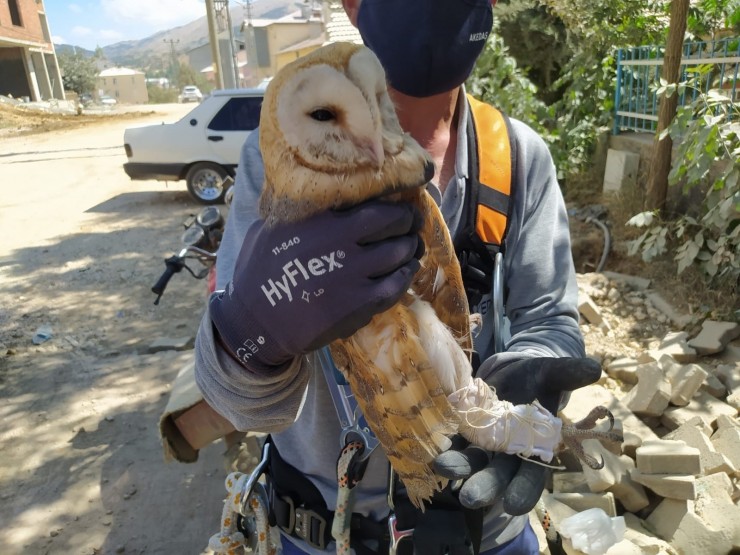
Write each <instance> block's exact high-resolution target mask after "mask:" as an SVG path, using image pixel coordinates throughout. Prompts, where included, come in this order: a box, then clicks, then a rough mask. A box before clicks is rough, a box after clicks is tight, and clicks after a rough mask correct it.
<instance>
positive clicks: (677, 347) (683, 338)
mask: <svg viewBox="0 0 740 555" xmlns="http://www.w3.org/2000/svg"><path fill="white" fill-rule="evenodd" d="M688 337H689V334H688V333H686V332H685V331H672V332H668V333H667V334H666V335H665V337H663V339H662V340H661V342H660V344H659V345H658V351H660V353H661V355H664V354H665V355H670V356H672V357H673V358H674V360H675V361H676V362H681V363H684V364H688V363H689V362H695V361H696V360H697V358H698V356H697V353H696V351H695V350H694V349H692V348H691V347H689V343H688ZM658 360H660V359H658Z"/></svg>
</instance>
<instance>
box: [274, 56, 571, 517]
mask: <svg viewBox="0 0 740 555" xmlns="http://www.w3.org/2000/svg"><path fill="white" fill-rule="evenodd" d="M260 150H261V152H262V156H263V160H264V169H265V183H264V189H263V193H262V195H261V198H260V206H259V208H260V213H261V217H262V218H263V219H264V220H265V222H266V223H267V225H272V224H275V223H278V222H287V221H296V220H300V219H302V218H306V217H308V216H310V215H313V214H315V213H318V212H320V211H324V210H327V209H336V208H343V207H347V206H351V205H354V204H358V203H361V202H363V201H366V200H369V199H371V198H378V197H383V198H384V199H387V200H389V201H399V202H409V203H412V204H414V205H416V207H418V209H419V211H420V212H421V213H422V214H423V216H424V224H423V228H422V230H421V231H420V235H421V238H422V240H423V241H424V243H425V246H426V251H425V254H424V255H423V257H422V259H421V261H420V262H421V269H420V270H419V272H418V273H417V274H416V276H415V278H414V280H413V283H412V285H411V287H410V289H409V291H408V292H407V293H406V294H405V295H404V297H403V298H402V299H401V300H400V301H399V302H398V303H397V304H396V305H395V306H394V307H392V308H391V309H389V310H388V311H386V312H383V313H381V314H377V315H376V316H374V317H373V319H372V320H371V322H370V323H369V324H368V325H367V326H365V327H363V328H362V329H360V330H358V331H357V332H356V333H355V334H354V335H353V336H351V337H349V338H347V339H340V340H337V341H334V342H333V343H332V344H331V345H330V349H331V353H332V356H333V358H334V361H335V363H336V364H337V366H338V367H339V369H340V370H341V371H342V373H343V374H344V375H345V377H346V379H347V381H348V382H349V384H350V387H351V388H352V391H353V393H354V394H355V397H356V398H357V400H358V404H359V406H360V408H361V409H362V411H363V414H364V416H365V419H366V420H367V422H368V424H369V425H370V428H371V429H372V431H373V432H374V434H375V435H376V436H377V438H378V440H379V441H380V444H381V445H382V447H383V449H384V450H385V453H386V455H387V456H388V459H389V461H390V463H391V466H392V467H393V469H394V470H395V471H396V472H397V474H398V475H399V477H400V478H401V480H402V481H403V483H404V485H405V487H406V490H407V493H408V496H409V499H410V500H411V501H412V502H413V503H414V504H415V505H417V506H422V505H423V502H424V501H425V500H428V499H430V498H431V496H432V495H433V494H434V492H435V491H437V490H439V489H441V487H443V486H444V481H443V480H441V479H440V478H439V477H437V476H436V475H435V474H434V472H433V471H432V468H431V462H432V461H433V460H434V458H435V457H436V456H437V455H438V454H440V453H442V452H443V451H445V450H447V449H448V448H449V446H450V439H449V437H450V436H451V435H452V434H454V433H462V434H463V435H465V436H466V437H468V438H469V439H472V440H475V442H476V443H479V444H481V445H483V446H484V447H487V448H493V449H495V450H507V449H508V448H509V447H510V446H507V443H511V444H514V443H517V442H516V441H512V438H511V437H509V436H510V435H511V433H510V431H507V430H509V427H510V426H509V424H511V425H516V424H522V423H524V424H525V428H526V426H529V427H528V428H526V429H525V430H524V432H525V435H526V436H528V437H529V436H533V435H535V436H536V435H538V434H539V435H541V436H543V437H544V436H547V438H546V441H545V442H546V443H547V442H555V443H553V445H550V446H549V447H547V446H545V447H543V446H540V451H538V447H537V446H535V448H534V449H533V446H532V442H529V444H528V445H524V446H523V447H522V446H519V447H516V448H514V450H515V451H519V452H524V453H525V454H527V455H528V454H532V453H534V454H540V455H542V453H541V451H542V449H544V451H546V452H548V451H549V456H550V458H551V457H552V449H553V448H554V446H555V444H556V443H557V442H558V441H559V440H560V426H559V420H558V419H556V418H554V417H553V416H552V415H550V414H549V413H547V411H545V409H544V408H542V407H540V406H538V405H536V404H535V405H533V406H524V408H523V409H522V411H523V412H522V414H520V415H519V416H518V417H512V418H509V419H508V420H507V415H511V414H514V412H512V410H511V409H512V408H511V406H510V405H509V404H505V403H503V402H502V401H498V399H496V397H495V393H494V392H492V391H491V390H490V388H488V386H486V385H485V384H483V383H482V382H480V381H477V382H476V381H475V380H473V378H472V376H471V365H470V353H471V352H472V338H471V333H470V315H469V312H468V306H467V300H466V295H465V290H464V287H463V282H462V278H461V275H460V268H459V265H458V261H457V258H456V255H455V252H454V248H453V246H452V241H451V239H450V235H449V232H448V230H447V226H446V225H445V222H444V220H443V218H442V215H441V213H440V211H439V209H438V207H437V206H436V204H435V203H434V201H433V200H432V198H431V196H430V195H429V194H428V193H427V192H426V190H425V188H424V185H425V184H426V183H427V182H428V181H429V180H430V179H431V177H432V176H433V174H434V166H433V162H432V160H431V159H430V157H429V155H428V154H427V153H426V152H425V151H424V149H422V148H421V146H420V145H419V144H418V143H416V141H414V139H412V138H411V137H410V136H409V135H408V134H406V133H404V132H403V130H402V129H401V126H400V124H399V122H398V119H397V117H396V112H395V108H394V105H393V103H392V101H391V99H390V97H389V95H388V92H387V89H386V80H385V74H384V72H383V69H382V67H381V65H380V63H379V61H378V59H377V58H376V57H375V55H374V54H373V53H372V52H371V51H370V50H369V49H367V48H365V47H363V46H359V45H355V44H348V43H335V44H331V45H328V46H325V47H323V48H321V49H319V50H317V51H315V52H313V53H311V54H309V55H308V56H305V57H303V58H300V59H298V60H296V61H294V62H293V63H291V64H289V65H288V66H286V67H284V68H283V69H282V70H281V71H279V72H278V74H277V75H276V76H275V77H274V79H273V80H272V81H271V83H270V85H269V86H268V88H267V90H266V93H265V98H264V101H263V105H262V113H261V120H260ZM481 403H483V404H481ZM481 407H483V409H481ZM486 430H488V431H486ZM543 430H544V433H541V432H542V431H543ZM486 436H489V437H486ZM494 436H495V437H494ZM524 443H525V444H526V443H527V441H524ZM545 455H547V453H545ZM544 458H545V459H547V456H545V457H544Z"/></svg>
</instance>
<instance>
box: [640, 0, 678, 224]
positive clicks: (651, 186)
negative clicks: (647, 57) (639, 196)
mask: <svg viewBox="0 0 740 555" xmlns="http://www.w3.org/2000/svg"><path fill="white" fill-rule="evenodd" d="M688 13H689V0H673V2H672V6H671V23H670V29H669V31H668V44H667V45H666V50H665V58H664V60H663V73H662V75H663V77H662V79H661V81H663V82H665V83H667V84H673V85H678V79H679V70H680V69H681V52H682V50H683V37H684V34H685V33H686V16H687V14H688ZM677 106H678V95H677V94H672V95H670V96H668V95H663V96H662V97H661V99H660V105H659V108H658V132H657V134H656V135H655V141H654V143H653V160H652V164H650V173H649V175H648V184H647V199H646V200H647V203H646V207H647V208H648V209H657V210H662V209H663V205H664V204H665V201H666V194H667V192H668V173H669V172H670V171H671V151H672V150H673V140H672V139H671V137H670V135H668V134H667V133H663V131H664V130H665V129H667V128H668V126H669V125H670V124H671V121H673V118H674V117H675V115H676V107H677Z"/></svg>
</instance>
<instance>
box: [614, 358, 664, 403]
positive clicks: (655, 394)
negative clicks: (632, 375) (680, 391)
mask: <svg viewBox="0 0 740 555" xmlns="http://www.w3.org/2000/svg"><path fill="white" fill-rule="evenodd" d="M636 371H637V385H635V386H634V387H633V388H632V389H631V390H630V391H629V393H627V395H626V396H625V397H624V399H623V402H624V404H625V405H627V407H628V408H629V409H630V410H631V411H632V412H634V413H635V414H639V415H642V416H660V415H662V414H663V411H664V410H665V409H666V407H667V406H668V402H669V401H670V399H671V384H670V382H669V381H668V380H667V379H666V377H665V376H664V375H663V371H662V370H661V368H660V366H658V364H657V363H655V362H652V363H647V364H640V365H639V366H638V367H637V370H636Z"/></svg>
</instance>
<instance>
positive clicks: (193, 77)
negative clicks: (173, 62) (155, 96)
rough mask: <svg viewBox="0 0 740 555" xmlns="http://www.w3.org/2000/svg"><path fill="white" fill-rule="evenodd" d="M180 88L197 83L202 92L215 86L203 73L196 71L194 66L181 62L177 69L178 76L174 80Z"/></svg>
mask: <svg viewBox="0 0 740 555" xmlns="http://www.w3.org/2000/svg"><path fill="white" fill-rule="evenodd" d="M172 82H173V83H174V84H175V86H177V88H178V89H182V88H183V87H184V86H186V85H195V86H196V87H198V88H199V89H200V90H201V91H202V92H204V93H205V92H209V91H210V90H211V89H212V88H213V87H212V85H211V84H210V83H208V81H207V80H206V78H205V77H203V75H201V74H200V73H198V72H197V71H195V70H194V69H193V68H192V66H190V65H188V64H185V63H183V62H180V65H179V67H178V70H177V77H176V79H174V80H173V81H172Z"/></svg>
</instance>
